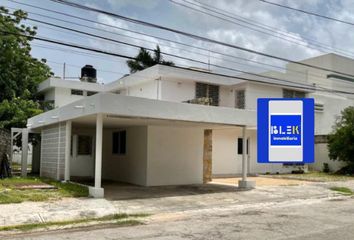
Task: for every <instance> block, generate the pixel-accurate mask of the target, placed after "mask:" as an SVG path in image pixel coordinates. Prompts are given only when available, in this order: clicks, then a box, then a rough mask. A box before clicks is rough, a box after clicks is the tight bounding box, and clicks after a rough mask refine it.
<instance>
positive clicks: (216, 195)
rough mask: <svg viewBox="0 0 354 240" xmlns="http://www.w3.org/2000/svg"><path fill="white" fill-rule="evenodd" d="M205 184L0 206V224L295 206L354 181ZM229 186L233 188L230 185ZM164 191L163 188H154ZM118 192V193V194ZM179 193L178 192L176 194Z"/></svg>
mask: <svg viewBox="0 0 354 240" xmlns="http://www.w3.org/2000/svg"><path fill="white" fill-rule="evenodd" d="M203 186H205V185H202V186H201V185H196V186H194V185H192V186H183V187H182V186H179V187H176V189H177V190H178V189H180V190H181V191H182V192H183V194H177V193H176V194H175V195H168V196H163V195H158V194H156V196H157V197H154V196H152V195H151V193H149V188H144V191H145V194H147V196H148V197H145V198H144V196H140V197H136V198H133V199H125V200H106V199H90V198H66V199H62V200H59V201H52V202H24V203H20V204H4V205H0V225H1V226H10V225H18V224H25V223H40V222H49V221H64V220H75V219H80V218H84V217H102V216H105V215H110V214H116V213H151V214H162V213H178V212H187V211H203V210H208V209H214V210H215V209H228V208H230V209H235V208H237V209H242V208H247V207H249V206H253V205H257V204H258V205H264V206H267V205H276V204H280V203H282V204H283V205H284V204H285V205H286V204H293V203H294V202H296V201H301V202H303V201H309V200H316V199H330V198H337V197H339V198H340V197H341V196H342V195H340V194H338V193H336V192H334V191H331V190H329V187H330V186H347V187H351V188H352V189H354V181H351V182H335V183H306V184H303V185H297V186H270V187H258V188H257V189H254V190H252V191H236V189H235V190H234V191H229V190H228V191H222V190H219V191H217V192H213V191H209V190H210V189H212V188H214V187H215V188H219V186H217V185H215V186H211V185H207V186H205V187H207V190H208V191H209V192H203V193H202V194H200V188H201V189H203ZM229 187H230V186H229ZM153 189H154V193H156V192H157V190H156V189H160V191H164V187H161V188H153ZM118 190H119V189H117V192H115V194H117V195H119V191H118ZM177 190H176V191H177Z"/></svg>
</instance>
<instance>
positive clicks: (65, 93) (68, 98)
mask: <svg viewBox="0 0 354 240" xmlns="http://www.w3.org/2000/svg"><path fill="white" fill-rule="evenodd" d="M83 97H84V96H80V95H72V94H71V89H70V88H55V107H61V106H64V105H67V104H69V103H72V102H75V101H77V100H79V99H82V98H83Z"/></svg>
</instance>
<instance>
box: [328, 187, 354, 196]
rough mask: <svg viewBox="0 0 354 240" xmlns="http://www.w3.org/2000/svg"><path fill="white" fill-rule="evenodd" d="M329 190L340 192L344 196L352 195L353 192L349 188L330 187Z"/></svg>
mask: <svg viewBox="0 0 354 240" xmlns="http://www.w3.org/2000/svg"><path fill="white" fill-rule="evenodd" d="M330 189H331V190H332V191H336V192H340V193H342V194H344V195H353V194H354V192H353V191H352V190H351V189H350V188H347V187H331V188H330Z"/></svg>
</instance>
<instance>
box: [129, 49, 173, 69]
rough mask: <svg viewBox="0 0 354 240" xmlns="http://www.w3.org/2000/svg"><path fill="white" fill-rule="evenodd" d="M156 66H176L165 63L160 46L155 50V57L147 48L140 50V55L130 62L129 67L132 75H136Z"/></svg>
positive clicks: (171, 63) (168, 62) (169, 62)
mask: <svg viewBox="0 0 354 240" xmlns="http://www.w3.org/2000/svg"><path fill="white" fill-rule="evenodd" d="M156 64H162V65H167V66H174V65H175V64H174V63H173V62H171V61H165V60H163V58H162V54H161V50H160V47H159V45H157V46H156V49H155V50H154V56H151V53H150V52H149V51H147V50H146V49H145V48H140V51H139V53H138V55H136V57H135V59H134V60H128V61H127V65H128V67H129V68H130V73H135V72H138V71H141V70H144V69H145V68H148V67H151V66H154V65H156Z"/></svg>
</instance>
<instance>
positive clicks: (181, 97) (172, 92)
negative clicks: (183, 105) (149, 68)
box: [161, 79, 195, 102]
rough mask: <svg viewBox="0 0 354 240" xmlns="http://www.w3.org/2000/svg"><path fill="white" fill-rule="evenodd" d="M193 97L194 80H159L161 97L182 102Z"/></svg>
mask: <svg viewBox="0 0 354 240" xmlns="http://www.w3.org/2000/svg"><path fill="white" fill-rule="evenodd" d="M194 98H195V82H186V81H178V80H165V79H162V80H161V99H162V100H165V101H171V102H184V101H187V100H191V99H194Z"/></svg>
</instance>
